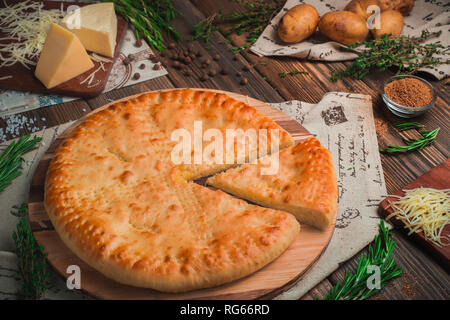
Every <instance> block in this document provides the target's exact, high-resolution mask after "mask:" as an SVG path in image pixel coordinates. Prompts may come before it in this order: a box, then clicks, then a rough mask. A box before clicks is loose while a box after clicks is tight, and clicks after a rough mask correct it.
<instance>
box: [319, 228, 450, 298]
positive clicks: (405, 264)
mask: <svg viewBox="0 0 450 320" xmlns="http://www.w3.org/2000/svg"><path fill="white" fill-rule="evenodd" d="M406 237H407V236H405V235H404V234H403V233H401V232H398V231H394V232H393V238H394V241H395V242H396V247H395V250H394V253H393V257H394V258H395V261H396V262H397V263H398V265H399V266H400V267H401V268H402V270H403V274H402V276H401V277H399V278H396V279H394V280H391V281H389V283H388V284H387V286H386V287H385V288H383V290H381V292H379V293H378V294H376V295H374V296H373V297H372V299H375V300H379V299H388V300H400V299H404V300H410V299H426V300H434V299H445V300H448V299H450V277H449V276H448V273H447V272H446V271H445V270H444V269H443V268H442V267H441V266H439V265H438V264H436V263H429V262H428V261H430V257H429V255H428V254H427V253H425V252H423V251H422V250H420V249H419V248H418V247H417V246H416V244H415V243H413V242H412V241H410V240H409V239H406ZM367 252H368V250H367V248H365V249H364V250H362V251H361V252H359V253H358V254H357V255H356V256H355V257H358V259H356V258H354V259H351V260H349V261H347V262H346V263H344V264H343V265H342V266H341V267H340V268H339V269H338V270H337V271H336V272H334V273H333V274H332V275H331V276H330V277H329V278H328V279H329V280H330V282H331V283H332V284H336V283H337V281H340V282H341V283H342V280H343V279H344V276H345V270H356V267H357V265H358V260H359V256H360V255H361V253H364V254H367Z"/></svg>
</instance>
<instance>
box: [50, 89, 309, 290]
mask: <svg viewBox="0 0 450 320" xmlns="http://www.w3.org/2000/svg"><path fill="white" fill-rule="evenodd" d="M195 121H202V123H203V127H204V128H206V129H208V128H217V130H221V131H223V130H226V129H230V128H241V127H242V128H243V129H255V130H258V129H278V130H279V131H280V136H281V138H280V145H281V146H283V145H287V144H290V143H291V141H292V138H291V137H290V135H289V134H288V133H287V132H285V131H284V130H282V129H281V128H280V127H279V126H278V125H277V124H276V123H275V122H273V121H272V120H270V119H268V118H267V117H265V116H264V115H262V114H261V113H259V112H257V111H256V110H254V109H253V108H251V107H250V106H248V105H246V104H244V103H241V102H239V101H237V100H235V99H232V98H230V97H228V96H226V95H224V94H218V93H214V92H208V91H202V90H172V91H169V92H151V93H147V94H141V95H139V96H136V97H132V98H128V99H126V100H123V101H121V102H116V103H114V104H112V105H110V106H108V107H106V108H104V109H103V110H100V111H98V112H95V113H92V114H90V115H88V116H87V117H86V118H85V119H84V120H83V121H82V122H81V123H80V124H78V125H77V126H76V127H75V128H73V130H72V131H71V132H70V134H69V135H68V137H67V138H66V140H65V141H64V142H62V143H61V144H60V146H59V147H58V149H57V150H56V151H55V152H54V157H53V159H52V161H51V164H50V165H49V168H48V170H47V176H46V182H45V200H44V202H45V208H46V211H47V213H48V215H49V217H50V219H51V221H52V223H53V226H54V227H55V229H56V231H57V232H58V234H59V235H60V237H61V239H62V241H63V242H64V243H65V244H66V246H67V247H68V248H69V249H71V250H72V251H73V252H74V253H75V254H76V255H77V256H78V257H79V258H81V259H82V260H84V261H85V262H86V263H87V264H88V265H90V266H91V267H93V268H95V269H97V270H98V271H100V272H101V273H103V274H104V275H105V276H107V277H109V278H111V279H114V280H115V281H118V282H120V283H123V284H128V285H133V286H137V287H144V288H152V289H155V290H159V291H164V292H183V291H189V290H194V289H201V288H209V287H213V286H217V285H220V284H223V283H227V282H230V281H233V280H236V279H240V278H242V277H244V276H246V275H249V274H251V273H252V272H255V271H257V270H259V269H260V268H262V267H263V266H265V265H266V264H268V263H270V262H271V261H273V260H274V259H276V258H277V257H278V256H279V255H280V254H282V252H283V251H284V250H286V249H287V248H288V246H289V245H290V243H292V241H294V239H295V238H296V237H297V235H298V233H299V229H300V226H299V223H298V222H297V220H296V219H295V217H294V216H293V215H291V214H289V213H287V212H283V211H279V210H273V209H268V208H262V207H259V206H256V205H251V204H248V203H247V202H246V201H244V200H241V199H236V198H235V197H232V196H231V195H229V194H227V193H224V192H222V191H213V190H210V189H209V188H207V187H204V186H201V185H198V184H196V183H194V182H192V181H188V180H189V179H193V178H195V177H197V176H207V175H208V174H210V172H212V171H215V172H217V170H223V169H226V168H228V167H227V166H229V165H231V164H214V163H211V164H206V165H203V164H199V165H195V164H191V165H189V164H185V165H183V168H181V169H179V167H181V166H182V165H178V164H175V163H173V162H172V150H173V148H174V146H175V142H174V141H172V139H171V133H172V132H173V131H174V130H177V129H181V130H183V131H184V132H187V133H191V132H192V131H193V127H194V122H195ZM235 147H236V144H232V145H231V147H230V148H231V149H232V150H233V149H235ZM256 147H259V145H257V146H256ZM270 150H271V149H270ZM228 151H229V150H227V152H228ZM178 170H179V171H181V174H174V172H178ZM174 177H175V179H174Z"/></svg>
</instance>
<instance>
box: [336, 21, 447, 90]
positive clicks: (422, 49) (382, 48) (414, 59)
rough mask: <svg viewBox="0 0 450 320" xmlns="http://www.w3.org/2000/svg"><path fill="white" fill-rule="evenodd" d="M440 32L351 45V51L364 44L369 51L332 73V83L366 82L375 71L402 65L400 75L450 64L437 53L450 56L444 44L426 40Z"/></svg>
mask: <svg viewBox="0 0 450 320" xmlns="http://www.w3.org/2000/svg"><path fill="white" fill-rule="evenodd" d="M438 35H440V33H439V32H438V33H430V32H428V31H426V30H425V31H423V32H422V34H421V35H420V36H419V37H409V36H408V37H407V36H399V37H391V36H389V35H387V34H384V35H383V36H382V37H381V39H374V40H371V41H364V42H362V43H355V44H352V45H350V46H348V47H349V48H350V49H354V48H355V47H357V46H359V45H361V44H363V45H365V47H366V48H365V49H364V50H363V51H362V52H359V53H358V57H357V58H356V59H355V60H354V61H353V62H352V63H351V64H350V65H349V66H347V67H346V68H345V70H344V69H342V68H339V69H338V70H335V71H333V72H332V75H331V80H332V81H337V80H339V79H341V78H344V77H353V78H355V79H362V78H364V76H366V75H367V74H369V73H370V72H371V71H373V70H376V71H384V70H386V69H388V68H390V67H392V66H395V65H396V66H398V72H397V73H398V74H413V73H416V72H417V71H418V70H419V69H420V68H424V67H431V66H436V65H439V64H445V63H449V60H446V61H443V60H442V59H441V58H440V57H435V55H436V54H441V55H449V54H450V52H449V51H448V50H447V49H446V48H445V47H444V46H443V45H442V44H440V43H427V44H423V42H424V41H426V40H428V39H430V38H432V37H436V36H438Z"/></svg>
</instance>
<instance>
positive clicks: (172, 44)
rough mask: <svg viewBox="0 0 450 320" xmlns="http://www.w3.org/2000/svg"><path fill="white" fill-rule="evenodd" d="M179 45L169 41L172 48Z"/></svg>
mask: <svg viewBox="0 0 450 320" xmlns="http://www.w3.org/2000/svg"><path fill="white" fill-rule="evenodd" d="M176 46H177V45H176V44H175V43H174V42H171V43H169V48H170V49H175V47H176Z"/></svg>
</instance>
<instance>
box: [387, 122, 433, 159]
mask: <svg viewBox="0 0 450 320" xmlns="http://www.w3.org/2000/svg"><path fill="white" fill-rule="evenodd" d="M438 132H439V128H436V129H434V130H422V131H420V134H421V135H422V138H418V139H403V142H404V143H406V145H398V146H387V147H384V148H380V152H384V153H395V152H408V151H412V150H422V149H423V148H425V147H426V146H429V145H431V144H432V143H433V142H434V140H436V137H437V134H438Z"/></svg>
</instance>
